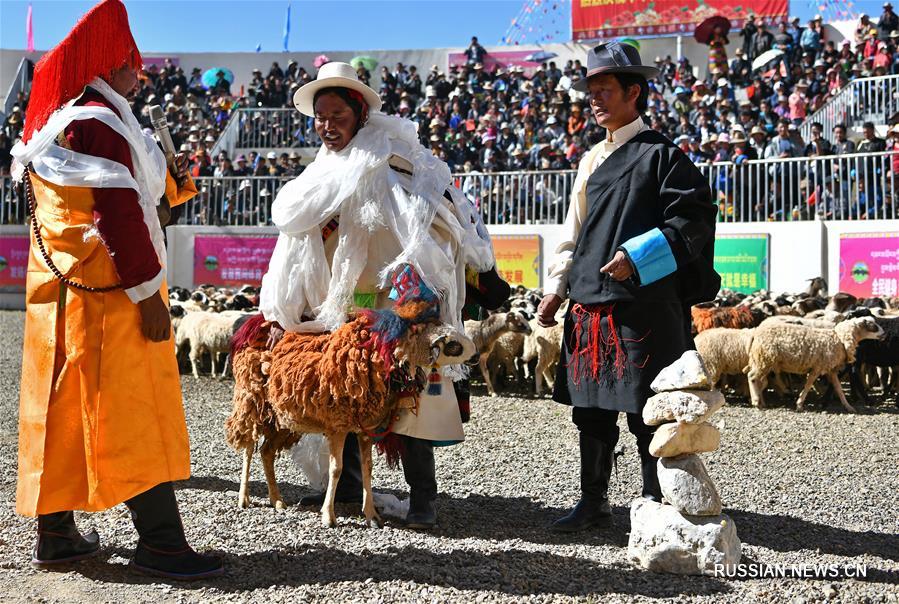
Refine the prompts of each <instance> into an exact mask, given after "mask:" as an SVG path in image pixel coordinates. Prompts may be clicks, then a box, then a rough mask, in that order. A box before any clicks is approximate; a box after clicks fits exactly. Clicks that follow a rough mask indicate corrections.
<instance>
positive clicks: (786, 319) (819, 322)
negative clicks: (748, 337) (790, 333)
mask: <svg viewBox="0 0 899 604" xmlns="http://www.w3.org/2000/svg"><path fill="white" fill-rule="evenodd" d="M778 325H801V326H803V327H811V328H814V329H833V328H834V326H835V325H836V323H835V322H833V321H828V320H826V319H810V318H808V317H795V316H790V315H776V316H774V317H768V318H767V319H765V320H764V321H762V322H761V323H760V324H759V326H758V327H757V329H767V328H769V327H776V326H778Z"/></svg>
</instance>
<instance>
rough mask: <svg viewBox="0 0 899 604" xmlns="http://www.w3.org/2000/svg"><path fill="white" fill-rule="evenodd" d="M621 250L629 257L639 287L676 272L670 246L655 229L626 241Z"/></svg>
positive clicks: (675, 263) (663, 236) (675, 264)
mask: <svg viewBox="0 0 899 604" xmlns="http://www.w3.org/2000/svg"><path fill="white" fill-rule="evenodd" d="M621 249H623V250H624V251H625V252H627V255H628V256H629V257H630V259H631V262H632V263H633V265H634V270H636V271H637V275H638V276H639V277H640V285H649V284H650V283H654V282H656V281H658V280H659V279H662V278H664V277H667V276H668V275H670V274H671V273H673V272H674V271H676V270H677V262H676V261H675V260H674V254H672V253H671V246H670V245H668V240H667V239H665V235H664V234H662V231H660V230H659V229H657V228H656V229H653V230H651V231H649V232H646V233H643V234H642V235H638V236H636V237H632V238H631V239H628V240H627V241H625V242H624V243H623V244H622V245H621Z"/></svg>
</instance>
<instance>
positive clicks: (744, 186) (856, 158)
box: [699, 151, 899, 222]
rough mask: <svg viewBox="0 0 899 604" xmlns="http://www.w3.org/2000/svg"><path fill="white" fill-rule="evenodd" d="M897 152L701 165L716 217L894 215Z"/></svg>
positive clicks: (784, 218) (747, 219) (744, 219)
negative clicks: (716, 209)
mask: <svg viewBox="0 0 899 604" xmlns="http://www.w3.org/2000/svg"><path fill="white" fill-rule="evenodd" d="M894 166H895V168H899V152H896V151H888V152H882V153H854V154H850V155H824V156H820V157H797V158H789V159H766V160H755V161H747V162H743V163H742V164H734V163H732V162H723V163H712V164H702V165H700V166H699V169H700V170H701V171H702V173H703V174H704V175H705V176H706V177H707V178H708V179H709V187H711V189H712V194H713V198H714V199H715V201H716V203H717V204H718V206H719V210H720V211H719V214H718V220H719V221H721V222H753V221H777V222H781V221H790V220H814V219H826V220H866V219H895V218H896V215H897V209H896V206H897V204H899V188H897V186H899V174H897V172H899V170H895V169H894Z"/></svg>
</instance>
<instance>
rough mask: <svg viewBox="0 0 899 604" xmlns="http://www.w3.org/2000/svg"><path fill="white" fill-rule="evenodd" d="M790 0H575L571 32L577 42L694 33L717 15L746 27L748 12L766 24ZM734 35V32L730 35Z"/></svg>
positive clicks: (782, 13)
mask: <svg viewBox="0 0 899 604" xmlns="http://www.w3.org/2000/svg"><path fill="white" fill-rule="evenodd" d="M788 6H789V5H788V3H787V0H759V1H758V2H753V3H751V4H750V5H747V3H745V2H739V1H738V0H686V1H685V2H677V1H675V0H572V2H571V35H572V37H573V38H574V40H575V41H578V40H598V39H600V38H614V37H616V36H660V35H661V36H664V35H686V36H691V35H693V31H694V30H695V29H696V26H697V25H699V24H700V23H702V22H703V21H705V20H706V19H708V18H709V17H714V16H716V15H721V16H723V17H726V18H727V19H729V20H730V24H731V30H734V29H739V28H741V27H743V22H744V21H745V20H746V17H747V16H748V15H749V13H753V14H754V15H756V17H757V18H759V20H760V21H761V22H763V23H765V24H767V25H772V26H773V25H774V24H775V23H776V22H779V21H781V20H782V19H783V18H784V17H786V16H787V8H788ZM731 38H733V34H732V35H731Z"/></svg>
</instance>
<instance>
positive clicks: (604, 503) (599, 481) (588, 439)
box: [550, 427, 618, 533]
mask: <svg viewBox="0 0 899 604" xmlns="http://www.w3.org/2000/svg"><path fill="white" fill-rule="evenodd" d="M615 430H616V432H617V430H618V428H617V427H616V428H615ZM615 440H616V441H617V438H616V439H615ZM614 447H615V443H614V442H613V443H609V442H605V441H603V440H601V439H599V438H597V437H595V436H592V435H589V434H585V433H584V432H580V449H581V500H580V501H578V503H577V505H576V506H574V509H573V510H571V512H569V513H568V514H567V515H566V516H563V517H562V518H559V519H558V520H556V521H555V522H554V523H553V524H552V526H551V527H550V528H551V530H552V531H554V532H557V533H578V532H580V531H584V530H587V529H589V528H591V527H594V526H597V525H600V524H604V523H605V522H607V521H608V518H609V517H610V516H611V515H612V507H611V506H610V505H609V479H610V478H611V477H612V460H613V451H614Z"/></svg>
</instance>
